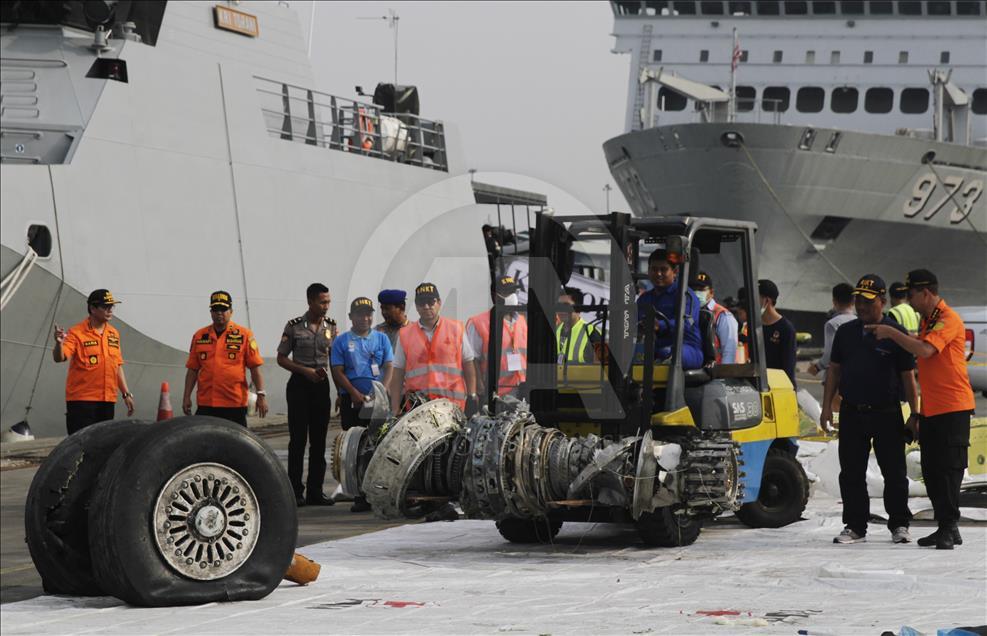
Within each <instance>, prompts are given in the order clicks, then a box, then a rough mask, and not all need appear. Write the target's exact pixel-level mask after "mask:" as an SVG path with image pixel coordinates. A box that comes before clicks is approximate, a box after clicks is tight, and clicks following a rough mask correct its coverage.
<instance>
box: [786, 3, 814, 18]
mask: <svg viewBox="0 0 987 636" xmlns="http://www.w3.org/2000/svg"><path fill="white" fill-rule="evenodd" d="M808 12H809V5H808V3H806V2H796V1H795V0H785V15H805V14H807V13H808Z"/></svg>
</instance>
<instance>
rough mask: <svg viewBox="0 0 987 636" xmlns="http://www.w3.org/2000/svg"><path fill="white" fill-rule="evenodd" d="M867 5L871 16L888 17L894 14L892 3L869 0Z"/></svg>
mask: <svg viewBox="0 0 987 636" xmlns="http://www.w3.org/2000/svg"><path fill="white" fill-rule="evenodd" d="M868 4H869V5H870V14H871V15H888V14H891V13H894V3H892V2H874V0H871V2H869V3H868Z"/></svg>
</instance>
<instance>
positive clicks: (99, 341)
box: [51, 289, 134, 435]
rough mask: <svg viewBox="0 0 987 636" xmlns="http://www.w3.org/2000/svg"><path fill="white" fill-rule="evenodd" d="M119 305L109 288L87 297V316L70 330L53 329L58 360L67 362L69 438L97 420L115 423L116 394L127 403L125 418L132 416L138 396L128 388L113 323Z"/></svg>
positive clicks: (54, 353)
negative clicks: (135, 398) (114, 308)
mask: <svg viewBox="0 0 987 636" xmlns="http://www.w3.org/2000/svg"><path fill="white" fill-rule="evenodd" d="M119 302H120V301H118V300H116V299H114V298H113V294H111V293H110V292H109V290H106V289H97V290H96V291H94V292H93V293H91V294H89V298H88V299H87V301H86V305H87V307H88V309H89V316H88V317H87V318H86V319H85V320H83V321H82V322H80V323H79V324H77V325H75V326H73V327H71V328H70V329H69V330H68V331H67V332H66V331H65V330H64V329H62V328H61V327H59V326H58V325H55V347H54V349H52V352H51V354H52V358H53V359H54V360H55V362H65V361H66V360H68V361H69V372H68V378H67V380H66V382H65V407H66V408H65V426H66V429H67V430H68V434H69V435H71V434H72V433H75V432H77V431H81V430H82V429H83V428H85V427H87V426H89V425H90V424H95V423H96V422H104V421H106V420H112V419H113V418H114V413H115V411H116V402H117V395H116V392H117V390H119V391H120V394H121V395H122V396H123V401H124V404H126V405H127V415H128V416H131V415H133V414H134V394H133V393H131V392H130V389H128V388H127V378H126V376H124V374H123V352H122V350H121V349H120V332H119V331H117V330H116V329H115V328H114V327H113V326H112V325H111V324H110V320H112V319H113V306H114V305H116V304H117V303H119Z"/></svg>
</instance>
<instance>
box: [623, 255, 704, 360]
mask: <svg viewBox="0 0 987 636" xmlns="http://www.w3.org/2000/svg"><path fill="white" fill-rule="evenodd" d="M677 277H678V270H677V267H676V266H675V265H673V264H672V263H669V262H668V254H667V252H666V251H665V250H662V249H659V250H655V251H654V252H652V253H651V255H650V256H649V257H648V279H649V280H650V281H651V283H652V284H653V285H654V289H651V290H649V291H646V292H644V293H643V294H641V295H640V296H638V297H637V319H638V322H639V323H640V322H641V321H642V320H644V318H645V316H646V313H645V308H646V307H647V306H648V305H652V306H654V308H655V310H656V311H659V312H661V313H662V314H664V315H665V317H666V318H667V320H666V318H662V317H660V316H656V320H655V323H656V324H655V325H654V326H653V327H651V328H653V329H654V330H655V361H656V362H659V361H662V360H666V359H668V358H670V357H671V356H672V347H673V346H675V329H676V318H677V316H676V314H675V302H676V299H677V297H678V293H679V281H678V280H676V279H677ZM683 314H684V316H685V325H684V328H683V334H682V368H683V369H698V368H700V367H702V366H703V344H702V338H701V336H700V335H699V299H698V298H697V297H696V293H695V292H694V291H692V290H691V289H689V288H686V290H685V311H684V312H683ZM644 328H649V325H644Z"/></svg>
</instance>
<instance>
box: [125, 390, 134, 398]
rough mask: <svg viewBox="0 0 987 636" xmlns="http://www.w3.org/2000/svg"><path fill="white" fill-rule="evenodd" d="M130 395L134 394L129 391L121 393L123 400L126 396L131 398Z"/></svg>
mask: <svg viewBox="0 0 987 636" xmlns="http://www.w3.org/2000/svg"><path fill="white" fill-rule="evenodd" d="M132 397H134V394H133V393H131V392H130V391H127V392H126V393H124V394H123V399H125V400H126V399H127V398H132Z"/></svg>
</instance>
